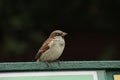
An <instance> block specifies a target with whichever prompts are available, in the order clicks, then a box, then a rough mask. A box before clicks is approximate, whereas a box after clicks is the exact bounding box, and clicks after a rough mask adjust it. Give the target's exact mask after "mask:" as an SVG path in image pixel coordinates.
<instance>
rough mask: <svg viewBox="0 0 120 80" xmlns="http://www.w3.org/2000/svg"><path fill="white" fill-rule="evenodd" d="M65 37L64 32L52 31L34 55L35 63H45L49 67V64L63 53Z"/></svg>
mask: <svg viewBox="0 0 120 80" xmlns="http://www.w3.org/2000/svg"><path fill="white" fill-rule="evenodd" d="M66 35H67V33H66V32H63V31H61V30H54V31H53V32H52V33H51V34H50V35H49V37H48V39H47V40H46V41H45V42H44V43H43V45H42V46H41V48H40V49H39V50H38V52H37V53H36V55H35V60H36V62H40V61H42V62H45V63H46V64H47V66H48V67H49V62H52V61H57V60H58V58H59V57H60V56H61V55H62V53H63V51H64V48H65V39H64V37H65V36H66ZM58 63H59V61H58Z"/></svg>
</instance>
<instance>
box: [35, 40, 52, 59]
mask: <svg viewBox="0 0 120 80" xmlns="http://www.w3.org/2000/svg"><path fill="white" fill-rule="evenodd" d="M52 40H53V39H51V38H48V39H47V40H46V41H45V42H44V44H43V45H42V46H41V48H40V49H39V51H38V52H37V54H36V56H35V60H37V59H38V58H39V57H40V56H41V55H42V53H44V52H45V51H46V50H48V49H49V48H50V47H51V43H53V42H52Z"/></svg>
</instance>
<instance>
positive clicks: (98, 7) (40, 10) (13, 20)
mask: <svg viewBox="0 0 120 80" xmlns="http://www.w3.org/2000/svg"><path fill="white" fill-rule="evenodd" d="M119 3H120V1H119V0H117V1H112V0H52V1H51V0H28V1H25V0H0V33H1V35H0V36H1V40H0V53H1V57H6V56H7V54H11V53H12V54H19V55H21V56H24V55H25V54H26V53H27V54H28V53H31V54H28V55H31V56H29V57H30V58H31V57H32V56H33V55H34V54H33V53H35V52H36V50H33V46H34V49H35V48H38V47H40V44H41V43H42V42H43V41H44V40H45V39H46V37H48V36H46V34H47V35H48V34H49V33H50V31H51V30H53V29H66V30H67V29H68V28H69V29H72V30H75V29H76V30H78V28H80V30H82V29H85V30H98V31H112V32H119V30H118V28H117V27H118V26H119V23H118V22H119V21H118V20H117V17H119V16H120V15H119V13H120V12H119V9H118V6H119ZM113 5H114V6H113ZM116 15H117V16H116ZM113 16H114V17H113ZM113 25H114V28H113ZM35 45H36V47H35ZM37 50H38V49H37ZM106 52H107V51H106ZM108 52H109V51H108ZM103 56H104V55H103ZM105 56H106V55H105ZM110 56H111V54H110ZM8 57H9V56H8ZM16 57H17V55H16Z"/></svg>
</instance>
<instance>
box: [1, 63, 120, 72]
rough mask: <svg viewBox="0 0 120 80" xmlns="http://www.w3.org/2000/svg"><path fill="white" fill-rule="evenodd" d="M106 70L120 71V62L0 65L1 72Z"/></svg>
mask: <svg viewBox="0 0 120 80" xmlns="http://www.w3.org/2000/svg"><path fill="white" fill-rule="evenodd" d="M103 69H104V70H106V69H120V61H63V62H60V65H58V63H56V62H53V63H50V66H49V67H47V65H46V64H45V63H43V62H8V63H0V71H45V70H103Z"/></svg>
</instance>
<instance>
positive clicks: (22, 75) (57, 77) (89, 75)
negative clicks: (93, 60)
mask: <svg viewBox="0 0 120 80" xmlns="http://www.w3.org/2000/svg"><path fill="white" fill-rule="evenodd" d="M0 80H98V79H97V73H96V71H54V72H16V73H12V72H11V73H0Z"/></svg>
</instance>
